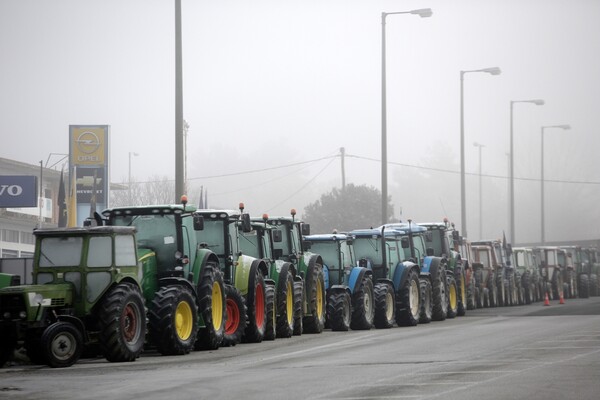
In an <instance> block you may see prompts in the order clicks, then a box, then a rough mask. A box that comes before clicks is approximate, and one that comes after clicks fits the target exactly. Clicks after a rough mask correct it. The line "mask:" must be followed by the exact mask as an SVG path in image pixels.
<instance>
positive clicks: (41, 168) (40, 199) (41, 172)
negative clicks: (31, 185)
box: [38, 160, 44, 228]
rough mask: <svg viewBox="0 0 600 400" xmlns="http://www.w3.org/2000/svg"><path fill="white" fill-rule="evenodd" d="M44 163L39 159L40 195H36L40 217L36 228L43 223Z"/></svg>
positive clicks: (40, 226)
mask: <svg viewBox="0 0 600 400" xmlns="http://www.w3.org/2000/svg"><path fill="white" fill-rule="evenodd" d="M43 183H44V164H43V160H40V196H39V197H38V207H39V208H40V219H39V221H38V225H39V226H38V228H42V227H43V225H44V217H43V216H42V209H43V208H44V186H43Z"/></svg>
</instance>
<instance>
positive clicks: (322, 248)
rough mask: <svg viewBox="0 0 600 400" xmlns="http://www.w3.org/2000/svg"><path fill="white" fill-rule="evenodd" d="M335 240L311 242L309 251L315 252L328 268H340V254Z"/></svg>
mask: <svg viewBox="0 0 600 400" xmlns="http://www.w3.org/2000/svg"><path fill="white" fill-rule="evenodd" d="M338 245H339V242H337V241H335V242H334V241H314V242H311V246H310V251H312V252H314V253H317V254H319V255H320V256H321V258H322V259H323V262H324V263H325V265H327V267H328V268H329V269H332V270H333V269H335V270H337V269H339V268H340V256H339V251H338Z"/></svg>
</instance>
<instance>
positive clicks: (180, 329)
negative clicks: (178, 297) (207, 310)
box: [175, 301, 194, 340]
mask: <svg viewBox="0 0 600 400" xmlns="http://www.w3.org/2000/svg"><path fill="white" fill-rule="evenodd" d="M193 326H194V317H193V315H192V308H191V307H190V305H189V303H188V302H186V301H182V302H180V303H179V304H177V310H175V329H176V330H177V336H179V338H180V339H181V340H188V339H189V338H190V336H191V335H192V327H193Z"/></svg>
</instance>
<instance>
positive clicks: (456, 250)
mask: <svg viewBox="0 0 600 400" xmlns="http://www.w3.org/2000/svg"><path fill="white" fill-rule="evenodd" d="M34 236H35V239H36V240H35V252H34V259H33V272H32V274H33V277H32V278H33V284H32V285H21V284H20V279H19V278H20V277H19V276H18V275H9V274H0V337H1V338H2V340H0V365H3V364H5V363H6V362H7V361H10V360H15V359H20V357H25V358H26V359H28V360H29V361H30V362H32V363H35V364H47V365H49V366H51V367H68V366H70V365H73V364H74V363H75V362H77V361H78V360H79V359H80V358H81V357H82V356H98V355H101V356H103V357H105V358H106V359H107V360H109V361H113V362H122V361H133V360H135V359H136V358H138V357H139V355H140V354H141V353H142V351H144V349H146V350H149V349H152V350H153V351H156V352H158V353H160V354H163V355H183V354H187V353H189V352H191V351H193V350H203V349H208V350H216V349H217V348H219V347H220V346H233V345H236V344H238V343H241V342H261V341H263V340H274V339H275V338H289V337H291V336H293V335H301V334H303V333H320V332H322V331H323V329H325V328H328V329H332V330H334V331H347V330H349V329H360V330H366V329H371V328H379V329H385V328H391V327H393V326H394V325H398V326H415V325H417V324H419V323H429V322H431V321H442V320H444V319H446V318H454V317H457V316H462V315H465V313H466V312H467V310H468V309H475V308H477V307H495V306H503V305H517V304H528V303H531V302H534V301H539V300H540V299H542V298H543V296H545V295H548V296H550V298H554V297H556V298H559V297H560V296H566V297H574V296H577V295H579V296H580V297H585V296H587V295H588V294H597V287H598V274H597V268H598V263H597V261H599V259H598V254H597V253H596V252H595V251H592V250H582V249H580V248H578V247H570V248H559V247H552V248H550V247H543V248H538V249H525V248H518V249H517V248H515V249H511V247H510V245H508V244H506V243H505V241H481V242H473V243H470V242H468V241H467V240H465V239H464V238H462V237H460V235H459V233H458V231H456V230H455V229H454V227H453V226H452V225H451V224H448V222H447V221H441V222H437V223H414V222H412V221H410V220H409V221H408V222H406V223H395V224H387V225H383V226H381V227H378V228H375V229H373V228H370V229H359V230H353V231H349V232H344V233H332V234H319V235H311V234H310V227H309V225H308V224H305V223H302V221H300V220H299V219H297V218H296V213H295V211H294V210H292V212H291V215H290V216H286V217H269V216H268V215H263V216H262V217H257V218H251V217H250V215H249V214H248V213H246V212H245V211H244V206H243V204H240V206H239V210H213V209H208V210H207V209H197V208H196V207H194V206H191V205H189V204H187V200H186V199H185V198H183V199H182V203H181V204H178V205H157V206H155V205H152V206H142V207H119V208H112V209H107V210H104V211H103V212H102V214H101V215H100V214H95V216H94V218H91V219H89V220H88V221H86V224H85V226H84V227H78V228H46V229H37V230H34ZM513 260H514V261H513ZM593 268H595V269H593Z"/></svg>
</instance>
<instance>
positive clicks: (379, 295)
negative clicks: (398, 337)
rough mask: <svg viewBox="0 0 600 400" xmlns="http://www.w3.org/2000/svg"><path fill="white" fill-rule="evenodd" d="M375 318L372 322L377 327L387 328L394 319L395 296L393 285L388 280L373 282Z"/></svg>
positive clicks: (392, 323)
mask: <svg viewBox="0 0 600 400" xmlns="http://www.w3.org/2000/svg"><path fill="white" fill-rule="evenodd" d="M374 292H375V318H374V320H373V324H374V325H375V328H377V329H388V328H391V327H392V326H394V322H395V321H396V313H395V306H396V298H395V293H394V286H392V284H391V283H389V282H378V283H376V284H375V289H374Z"/></svg>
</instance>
